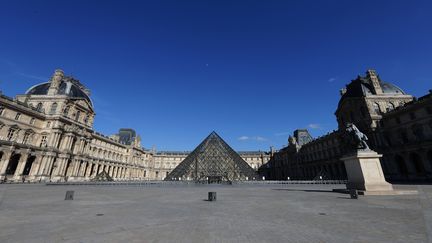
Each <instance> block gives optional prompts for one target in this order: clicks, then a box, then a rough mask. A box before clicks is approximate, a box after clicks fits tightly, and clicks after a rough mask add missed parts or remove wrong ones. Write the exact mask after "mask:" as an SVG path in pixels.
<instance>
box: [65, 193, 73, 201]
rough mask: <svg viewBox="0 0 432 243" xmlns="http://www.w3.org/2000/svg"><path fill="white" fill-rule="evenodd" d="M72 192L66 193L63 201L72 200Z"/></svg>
mask: <svg viewBox="0 0 432 243" xmlns="http://www.w3.org/2000/svg"><path fill="white" fill-rule="evenodd" d="M73 196H74V191H66V197H65V200H73Z"/></svg>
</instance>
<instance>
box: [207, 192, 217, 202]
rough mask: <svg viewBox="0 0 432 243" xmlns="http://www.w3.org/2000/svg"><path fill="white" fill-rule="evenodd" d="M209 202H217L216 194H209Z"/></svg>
mask: <svg viewBox="0 0 432 243" xmlns="http://www.w3.org/2000/svg"><path fill="white" fill-rule="evenodd" d="M208 200H209V201H210V202H212V201H216V192H209V193H208Z"/></svg>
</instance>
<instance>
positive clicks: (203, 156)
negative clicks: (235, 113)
mask: <svg viewBox="0 0 432 243" xmlns="http://www.w3.org/2000/svg"><path fill="white" fill-rule="evenodd" d="M165 180H168V181H172V180H194V181H196V182H208V183H220V182H232V181H243V180H258V174H257V173H256V172H255V170H254V169H252V167H250V166H249V164H248V163H246V161H244V160H243V159H242V158H241V157H240V155H239V154H237V153H236V152H235V151H234V150H233V149H232V148H231V147H230V146H229V145H228V144H227V143H226V142H225V141H224V140H223V139H222V138H221V137H220V136H219V135H218V134H217V133H216V132H212V133H210V135H209V136H208V137H207V138H206V139H204V141H202V142H201V144H200V145H198V147H196V148H195V149H194V150H193V151H192V153H190V154H189V155H188V156H187V157H186V158H185V159H184V160H183V161H182V162H181V163H180V164H179V165H178V166H177V167H176V168H175V169H174V170H173V171H172V172H171V173H170V174H169V175H168V176H167V177H166V178H165Z"/></svg>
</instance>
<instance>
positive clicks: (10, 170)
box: [6, 154, 21, 175]
mask: <svg viewBox="0 0 432 243" xmlns="http://www.w3.org/2000/svg"><path fill="white" fill-rule="evenodd" d="M20 158H21V154H13V155H12V156H11V157H10V159H9V163H8V166H7V168H6V175H13V174H15V171H16V169H17V166H18V162H19V160H20Z"/></svg>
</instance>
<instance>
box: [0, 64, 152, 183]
mask: <svg viewBox="0 0 432 243" xmlns="http://www.w3.org/2000/svg"><path fill="white" fill-rule="evenodd" d="M53 80H56V82H60V83H58V84H57V85H54V84H53ZM61 83H64V84H65V85H66V89H70V88H71V86H74V87H73V88H76V89H80V90H81V91H82V94H86V95H87V96H86V95H81V96H79V97H75V96H73V95H69V94H67V93H64V92H63V93H62V92H61V91H60V86H59V85H60V84H61ZM47 84H48V87H49V90H48V91H47V92H45V93H37V94H33V93H31V92H30V93H26V94H25V95H18V96H16V98H15V99H13V98H10V97H7V96H4V95H1V96H0V179H2V180H5V179H7V180H12V181H21V180H28V181H47V180H51V181H66V180H74V181H82V180H90V179H92V178H94V177H95V176H96V175H97V174H99V173H101V172H102V171H105V172H107V173H108V174H109V175H110V176H111V177H112V178H113V179H114V180H142V179H154V177H153V176H152V175H153V173H152V169H153V152H152V151H149V150H145V149H143V148H141V146H140V141H139V140H136V141H135V142H134V143H132V144H122V143H120V142H119V141H118V139H117V140H116V139H115V138H116V136H113V137H111V138H110V137H108V136H105V135H102V134H99V133H97V132H95V131H94V130H93V122H94V117H95V111H94V110H93V104H92V102H91V100H90V99H87V98H86V97H88V91H87V90H86V89H85V88H84V87H83V86H82V85H81V83H79V81H77V80H74V79H72V78H70V77H66V76H64V74H63V72H62V71H61V70H57V71H56V72H55V74H54V75H53V77H52V78H51V80H50V82H49V83H47ZM41 85H42V86H43V85H44V84H39V85H38V86H39V87H40V86H41ZM53 86H54V88H53ZM34 87H36V86H34ZM30 90H32V89H30Z"/></svg>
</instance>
